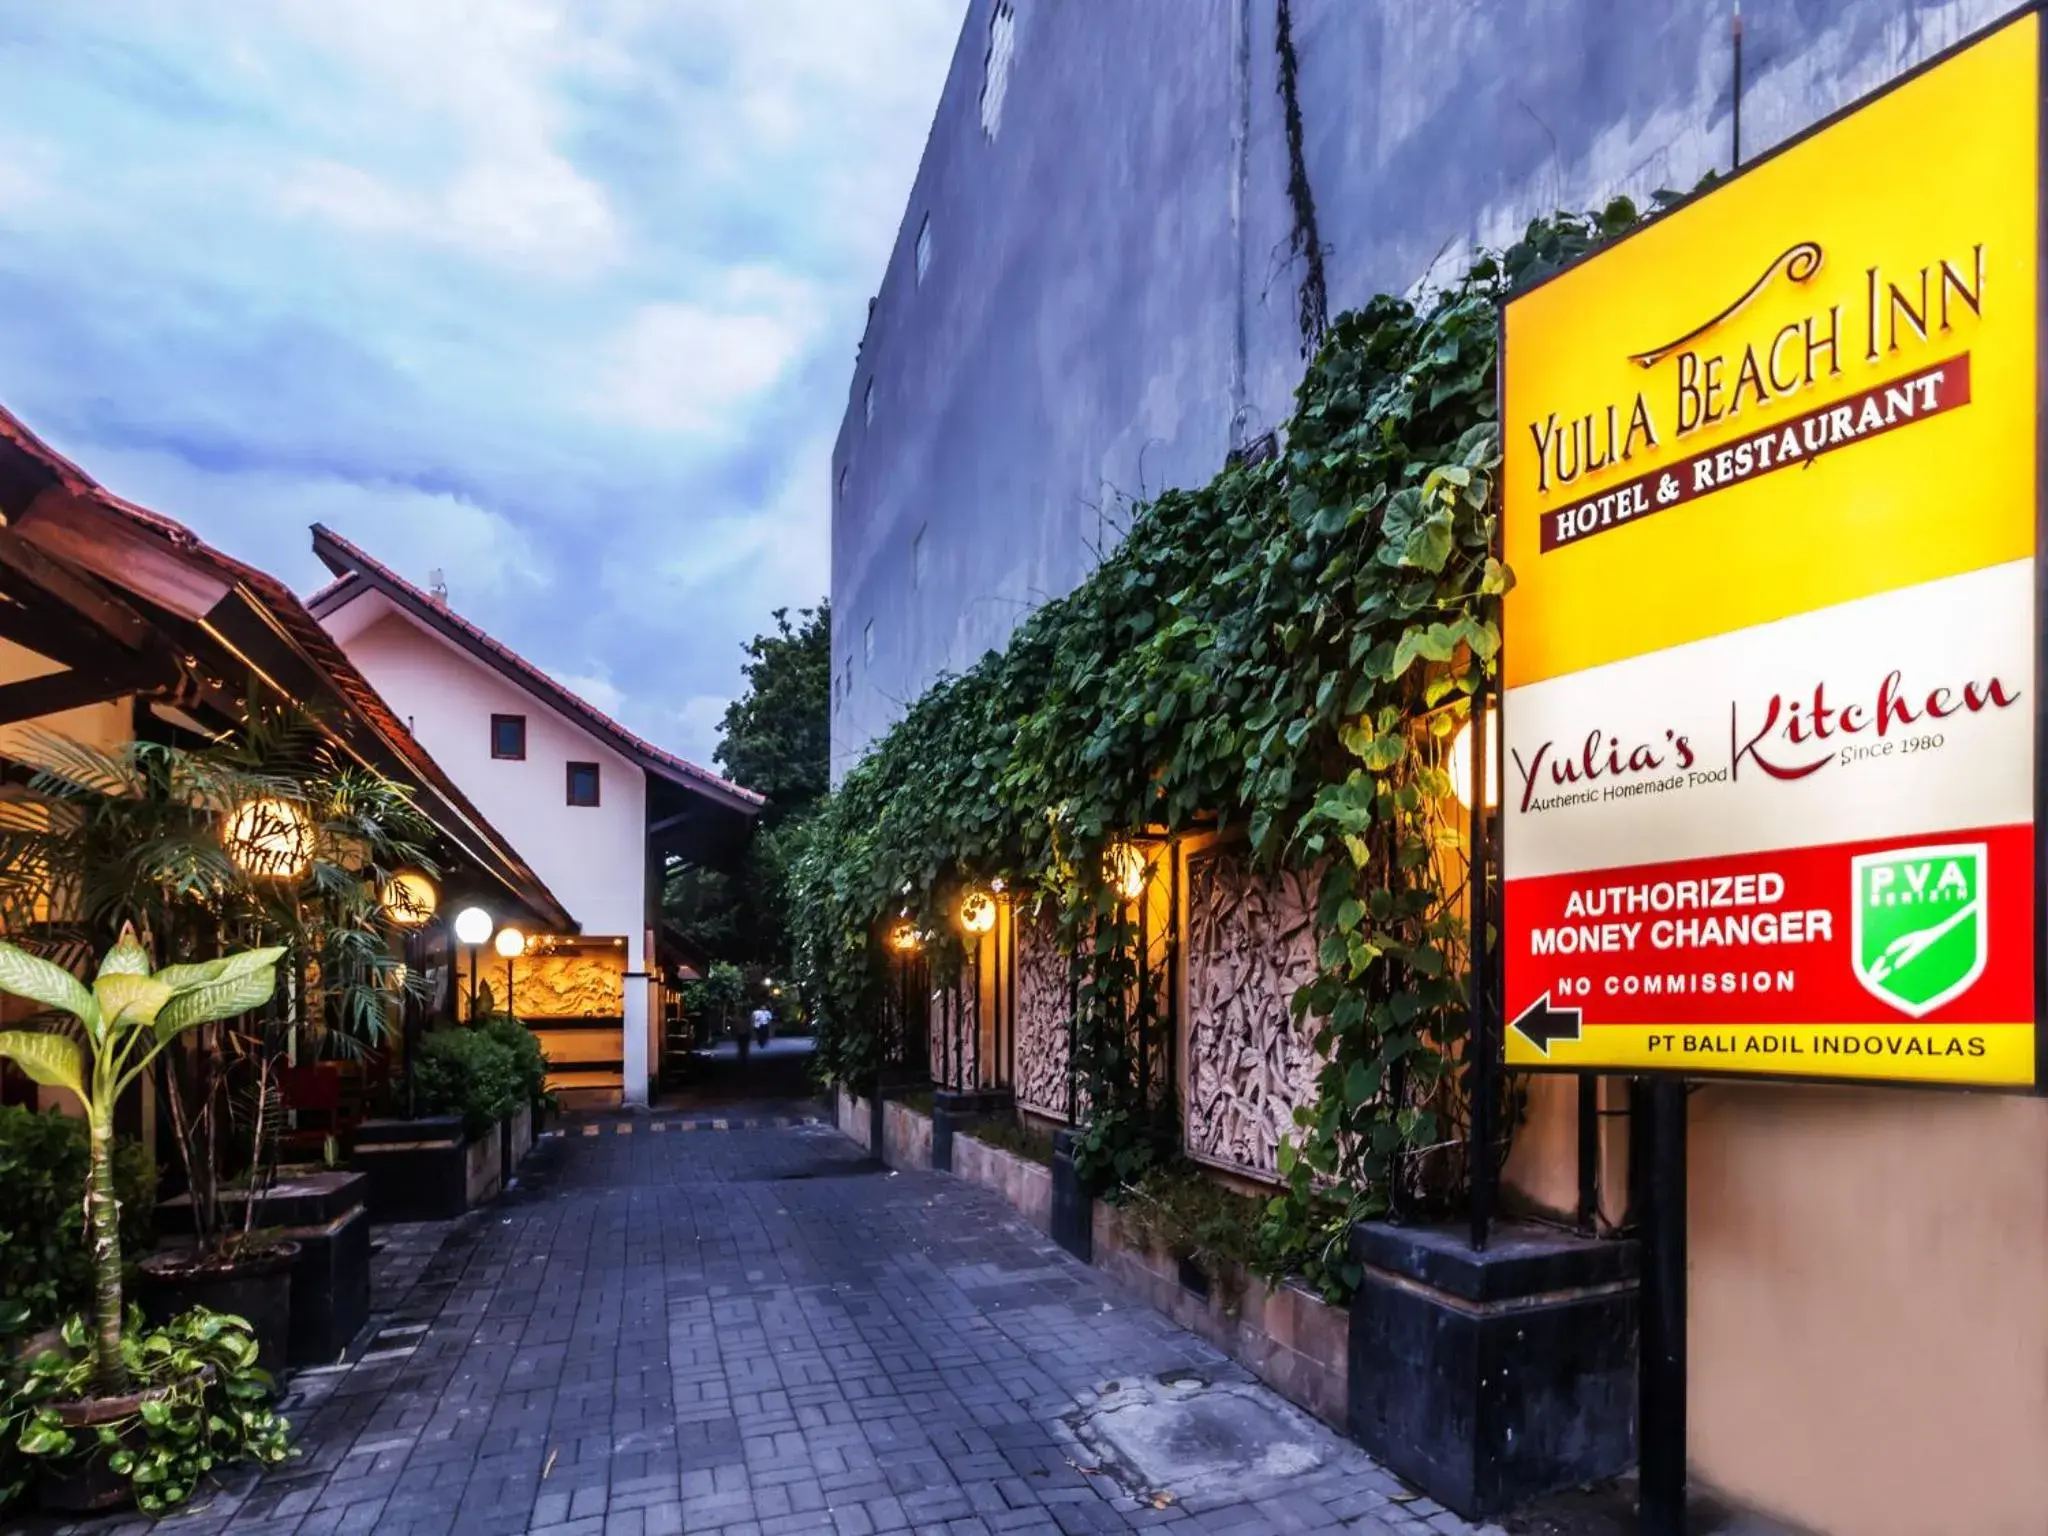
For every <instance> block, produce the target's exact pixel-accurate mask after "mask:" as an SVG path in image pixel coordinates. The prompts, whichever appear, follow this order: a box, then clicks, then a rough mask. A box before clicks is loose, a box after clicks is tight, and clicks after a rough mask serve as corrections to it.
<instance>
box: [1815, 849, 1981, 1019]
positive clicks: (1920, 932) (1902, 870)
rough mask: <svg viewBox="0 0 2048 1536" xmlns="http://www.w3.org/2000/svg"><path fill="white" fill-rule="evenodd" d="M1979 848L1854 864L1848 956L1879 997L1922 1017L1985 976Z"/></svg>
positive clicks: (1869, 856)
mask: <svg viewBox="0 0 2048 1536" xmlns="http://www.w3.org/2000/svg"><path fill="white" fill-rule="evenodd" d="M1985 866H1986V854H1985V848H1984V845H1983V844H1982V843H1952V844H1949V845H1946V846H1943V847H1930V848H1893V849H1890V850H1889V851H1887V852H1884V853H1864V854H1858V855H1857V856H1856V857H1855V859H1853V860H1852V861H1851V864H1850V876H1849V878H1850V880H1851V882H1852V889H1851V893H1850V902H1851V909H1850V934H1851V938H1850V949H1851V959H1852V960H1853V961H1854V963H1855V966H1856V979H1857V980H1858V981H1860V982H1862V983H1863V986H1864V989H1865V990H1866V991H1868V992H1869V993H1871V995H1872V996H1874V997H1879V998H1882V999H1883V1000H1884V1001H1885V1002H1887V1003H1889V1004H1890V1005H1891V1006H1892V1007H1894V1008H1896V1009H1898V1010H1899V1011H1900V1012H1901V1013H1906V1014H1911V1015H1912V1016H1913V1017H1914V1018H1916V1019H1917V1018H1920V1017H1922V1016H1923V1015H1925V1014H1929V1013H1932V1012H1933V1011H1934V1010H1935V1009H1937V1008H1939V1007H1940V1006H1941V1005H1942V1004H1943V1003H1947V1002H1951V1001H1953V1000H1954V999H1956V998H1958V997H1961V996H1962V995H1963V993H1965V992H1967V991H1969V989H1970V987H1971V985H1972V984H1973V983H1974V982H1975V981H1976V980H1977V978H1978V977H1979V976H1982V975H1983V974H1984V959H1985V955H1986V952H1987V948H1988V946H1987V943H1986V929H1987V927H1988V924H1987V923H1986V921H1985V911H1984V904H1985V901H1986V899H1987V890H1988V886H1987V883H1986V878H1985Z"/></svg>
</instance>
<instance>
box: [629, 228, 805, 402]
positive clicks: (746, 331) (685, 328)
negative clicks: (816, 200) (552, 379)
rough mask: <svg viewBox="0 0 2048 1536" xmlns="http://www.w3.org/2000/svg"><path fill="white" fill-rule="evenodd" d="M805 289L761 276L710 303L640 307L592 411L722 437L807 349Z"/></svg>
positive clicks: (748, 277)
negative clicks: (741, 414) (746, 408)
mask: <svg viewBox="0 0 2048 1536" xmlns="http://www.w3.org/2000/svg"><path fill="white" fill-rule="evenodd" d="M820 319H821V307H820V305H819V303H818V301H817V297H816V294H815V292H814V290H813V289H812V288H811V287H810V285H809V284H807V283H805V282H803V281H801V280H799V279H796V278H793V277H790V276H788V275H786V274H782V273H777V272H772V271H767V270H764V269H760V268H742V269H740V270H737V271H734V272H732V273H729V274H728V275H727V276H726V277H725V279H724V280H723V282H722V283H721V284H720V286H719V288H718V290H717V292H716V293H715V294H714V295H710V296H707V297H706V298H703V299H697V300H689V301H680V302H664V303H655V304H647V305H643V306H642V307H641V308H640V309H639V310H637V311H635V313H634V314H633V316H632V318H631V319H630V320H628V321H627V323H626V325H625V327H624V328H623V329H622V330H621V331H620V332H619V334H618V335H617V336H616V337H615V338H614V339H613V341H612V343H611V346H610V348H609V349H608V353H607V356H606V357H605V359H604V362H603V365H602V366H603V375H602V377H601V378H600V380H599V382H598V385H597V388H596V390H595V392H594V394H593V396H592V398H591V399H590V402H589V406H590V409H591V410H592V411H593V412H594V413H595V414H597V415H599V416H602V417H616V418H617V419H619V420H622V421H625V422H628V423H631V424H632V425H634V426H637V427H644V428H647V429H649V430H651V431H656V432H689V433H711V434H721V433H723V432H727V431H730V429H731V428H732V427H733V426H734V425H735V423H736V421H737V419H738V417H739V414H740V412H741V411H743V410H744V408H745V407H746V406H748V405H750V404H751V403H753V401H754V400H755V399H756V398H757V397H759V396H760V395H761V394H762V393H763V392H764V391H766V390H767V389H768V388H769V387H770V386H771V385H773V384H775V383H776V382H777V381H778V380H779V379H781V378H782V376H783V374H784V373H785V372H786V371H787V370H788V368H789V366H790V364H791V363H792V362H793V361H795V360H796V358H798V357H799V356H800V355H802V353H803V352H804V351H805V349H806V348H807V347H808V346H809V345H810V343H811V340H812V338H813V336H814V335H815V334H816V331H817V329H818V325H819V321H820Z"/></svg>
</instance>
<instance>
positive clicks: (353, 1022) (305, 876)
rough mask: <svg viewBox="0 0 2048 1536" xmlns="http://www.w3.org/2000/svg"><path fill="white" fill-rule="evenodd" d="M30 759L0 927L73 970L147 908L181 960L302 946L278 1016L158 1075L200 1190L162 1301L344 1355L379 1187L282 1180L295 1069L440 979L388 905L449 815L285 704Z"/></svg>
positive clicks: (289, 951) (378, 1034)
mask: <svg viewBox="0 0 2048 1536" xmlns="http://www.w3.org/2000/svg"><path fill="white" fill-rule="evenodd" d="M31 755H32V756H33V757H34V758H35V759H36V760H37V761H39V762H40V763H41V764H42V765H43V766H42V767H41V768H40V769H39V771H38V772H37V773H36V774H35V775H34V776H33V777H32V778H31V780H30V782H29V784H28V786H27V793H26V795H24V796H22V797H20V798H19V799H15V800H10V801H8V802H5V803H0V931H6V932H10V933H14V934H34V935H35V944H36V947H37V948H39V949H41V950H42V951H43V952H45V953H46V954H49V955H51V956H52V957H54V958H57V959H59V960H62V961H63V962H65V963H66V964H68V965H70V966H71V967H72V968H74V969H78V968H81V967H82V965H83V963H84V962H85V961H86V960H87V959H88V958H89V956H90V954H91V953H92V949H93V947H94V946H95V943H96V939H95V936H96V935H104V934H109V933H111V932H112V931H113V929H114V926H115V924H116V923H117V922H119V921H121V920H123V919H129V918H132V919H133V921H134V922H135V924H136V926H137V928H138V929H139V931H140V932H141V933H142V934H143V935H144V936H145V939H146V941H147V943H148V945H149V947H151V948H152V949H154V950H155V951H156V952H157V953H158V954H159V955H160V956H161V957H163V958H164V959H166V960H186V959H196V958H198V957H201V956H205V955H210V954H218V953H220V952H221V951H222V950H224V949H227V948H235V947H241V946H244V945H251V944H261V945H267V946H281V947H282V948H283V949H284V951H285V952H286V955H287V963H286V964H285V965H284V966H283V967H282V970H281V982H282V985H281V986H280V988H279V989H278V996H277V999H276V1002H275V1004H274V1006H271V1007H269V1008H267V1009H266V1010H264V1011H263V1012H261V1013H260V1014H255V1015H251V1016H249V1017H247V1018H245V1019H243V1020H241V1021H240V1022H237V1023H234V1024H230V1023H228V1022H226V1021H219V1022H215V1023H209V1024H204V1025H201V1026H199V1027H197V1028H195V1029H192V1030H188V1031H185V1032H184V1033H183V1034H182V1035H181V1036H180V1037H179V1039H178V1040H177V1042H176V1043H175V1045H174V1046H173V1047H172V1048H171V1049H169V1050H167V1051H166V1052H164V1053H163V1054H162V1056H161V1058H160V1060H159V1062H158V1070H157V1072H156V1073H155V1074H153V1076H154V1078H155V1083H154V1084H153V1087H154V1089H155V1090H156V1091H159V1092H160V1093H161V1095H162V1098H163V1102H164V1104H165V1106H166V1108H167V1111H168V1115H169V1119H170V1123H171V1129H172V1131H173V1133H174V1142H175V1145H176V1148H177V1157H176V1159H175V1161H174V1163H173V1165H172V1166H173V1168H174V1169H175V1171H176V1172H177V1173H178V1174H182V1176H183V1185H184V1187H183V1189H182V1191H174V1192H173V1198H172V1199H170V1200H168V1201H167V1202H166V1204H165V1206H164V1207H163V1211H162V1215H163V1222H162V1226H163V1227H164V1229H165V1230H166V1231H167V1232H170V1233H174V1234H176V1236H175V1238H174V1240H173V1242H172V1244H171V1248H170V1250H169V1251H168V1252H167V1253H166V1255H165V1256H164V1257H163V1258H161V1259H152V1260H150V1261H148V1263H147V1265H146V1267H145V1269H144V1273H143V1276H142V1279H143V1282H144V1287H143V1289H142V1290H141V1299H142V1300H143V1302H144V1305H145V1310H147V1311H148V1312H149V1313H151V1315H153V1316H154V1317H156V1318H157V1319H159V1320H162V1319H164V1318H168V1317H170V1316H174V1315H176V1314H177V1313H178V1312H179V1311H181V1310H182V1309H183V1308H185V1307H186V1306H189V1305H191V1304H193V1303H195V1302H207V1303H211V1304H213V1305H216V1306H221V1307H224V1308H232V1309H235V1310H237V1311H238V1312H239V1313H240V1314H241V1315H245V1316H248V1317H250V1318H252V1319H253V1320H254V1321H255V1322H256V1323H257V1324H258V1332H259V1337H261V1338H262V1340H263V1342H264V1357H265V1360H266V1361H267V1362H269V1363H272V1364H275V1363H279V1362H281V1361H282V1360H283V1359H284V1358H286V1351H287V1348H288V1345H287V1339H286V1327H287V1322H289V1331H290V1336H291V1339H290V1343H289V1350H290V1354H291V1357H292V1358H295V1359H297V1360H298V1361H299V1363H311V1362H312V1361H314V1360H316V1359H318V1360H328V1359H332V1358H333V1356H334V1354H335V1352H336V1350H337V1349H338V1348H339V1345H338V1344H337V1343H336V1340H337V1339H339V1340H340V1341H341V1342H343V1343H345V1342H346V1340H347V1338H348V1336H349V1335H350V1334H352V1333H353V1332H354V1330H355V1328H356V1327H357V1326H359V1325H360V1323H361V1321H362V1316H363V1312H364V1309H365V1308H366V1306H367V1294H368V1284H369V1275H368V1265H369V1239H368V1223H369V1219H370V1217H369V1212H368V1210H367V1209H366V1208H365V1198H364V1185H365V1184H366V1183H367V1181H366V1180H363V1179H362V1178H361V1177H360V1176H359V1175H357V1174H354V1173H351V1172H348V1171H345V1170H335V1169H333V1168H331V1167H329V1168H325V1169H313V1170H310V1171H304V1172H300V1171H283V1174H282V1178H283V1182H282V1185H280V1176H281V1170H282V1169H283V1166H284V1164H285V1161H286V1150H287V1143H286V1139H285V1137H284V1136H283V1135H282V1134H281V1133H282V1132H283V1131H284V1130H285V1128H286V1126H287V1122H288V1120H289V1119H290V1118H291V1117H292V1113H293V1105H292V1104H291V1103H290V1102H289V1101H288V1100H287V1098H286V1095H285V1094H284V1092H283V1091H282V1090H281V1083H282V1082H283V1080H284V1079H285V1077H286V1074H287V1071H288V1070H289V1069H288V1066H287V1063H296V1064H298V1066H299V1071H298V1073H297V1077H298V1078H299V1079H300V1080H303V1078H304V1077H306V1076H308V1075H311V1074H313V1073H315V1072H317V1070H318V1069H317V1068H315V1067H313V1066H312V1065H311V1064H313V1063H317V1062H320V1061H322V1060H330V1061H332V1060H340V1059H346V1058H350V1057H356V1058H360V1057H362V1056H364V1055H365V1054H366V1053H367V1052H368V1051H369V1050H371V1049H372V1048H374V1047H375V1046H376V1045H377V1044H378V1043H379V1042H380V1041H381V1040H382V1038H383V1036H384V1032H385V1029H386V1027H387V1024H388V1022H389V1020H390V1018H391V1015H392V1011H393V1009H394V1006H395V1005H398V1004H400V1003H401V1002H402V1000H403V998H405V997H406V996H408V995H411V994H413V993H417V992H420V991H421V990H423V988H424V985H425V978H423V977H420V976H417V975H412V974H409V973H408V972H407V971H406V968H405V967H404V966H402V965H400V964H399V962H398V959H397V956H396V954H395V952H394V951H395V950H396V948H397V934H398V932H399V928H398V926H397V924H398V921H399V919H398V918H397V917H395V916H394V914H393V912H392V911H391V910H389V909H388V906H387V902H386V900H385V896H386V893H387V892H388V890H390V889H391V888H392V879H393V876H394V875H395V874H396V873H397V872H398V871H399V870H400V869H415V870H421V871H425V872H427V873H431V872H432V869H433V865H432V862H431V860H430V859H428V857H427V848H426V845H427V842H428V840H429V839H430V838H431V836H432V829H431V826H430V825H429V824H428V823H427V822H426V820H425V819H424V818H423V817H422V816H421V814H420V812H419V811H418V810H417V808H416V807H414V806H413V805H412V804H411V802H410V800H409V799H408V798H407V796H406V794H405V792H404V791H403V790H402V789H401V788H400V787H399V786H397V785H395V784H392V783H391V782H389V781H388V780H385V779H382V778H380V777H378V776H377V775H375V774H370V773H366V772H364V771H362V770H361V769H358V768H355V767H353V766H351V765H348V764H346V763H342V762H338V761H337V760H336V759H335V758H334V757H333V755H332V753H331V752H330V750H329V749H328V747H327V745H326V743H325V739H324V738H323V737H322V736H321V735H320V733H319V732H318V730H317V729H316V728H315V726H314V724H313V722H311V721H310V720H308V719H307V718H305V717H304V716H303V714H299V713H294V712H293V711H292V710H291V709H290V708H289V707H286V706H281V705H275V704H269V705H266V704H262V703H258V704H257V705H255V706H252V711H251V715H250V718H249V719H248V720H247V721H246V722H245V724H244V726H243V728H242V729H241V730H240V731H238V732H237V733H235V734H234V735H233V736H231V737H228V738H224V739H223V740H221V741H218V742H214V743H210V744H209V745H207V746H205V747H201V748H193V749H188V748H183V747H178V746H172V745H167V744H164V743H158V742H131V743H127V744H124V745H123V746H121V747H119V748H116V749H113V750H109V751H103V750H100V749H96V748H92V747H89V746H84V745H81V744H79V743H75V742H69V741H64V740H61V739H58V738H38V739H37V741H36V743H35V746H34V750H33V752H32V753H31ZM296 1140H298V1141H299V1142H300V1143H301V1144H304V1143H305V1141H306V1137H305V1136H304V1135H303V1134H301V1135H299V1136H298V1137H296ZM312 1144H313V1145H314V1146H316V1147H317V1146H318V1144H319V1143H318V1141H317V1140H316V1141H314V1142H313V1143H312ZM273 1223H275V1224H277V1225H280V1226H282V1227H283V1228H284V1230H285V1231H286V1232H287V1233H289V1234H292V1236H289V1237H284V1238H280V1236H279V1234H278V1233H277V1232H276V1231H273V1230H269V1229H270V1228H271V1226H272V1224H273ZM291 1241H296V1242H297V1243H298V1245H299V1249H298V1252H297V1253H296V1254H294V1253H293V1252H292V1250H291V1249H290V1248H289V1247H287V1246H286V1244H287V1243H288V1242H291ZM287 1270H289V1273H287ZM287 1295H289V1298H290V1300H289V1302H288V1303H287V1301H286V1300H285V1298H286V1296H287Z"/></svg>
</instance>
